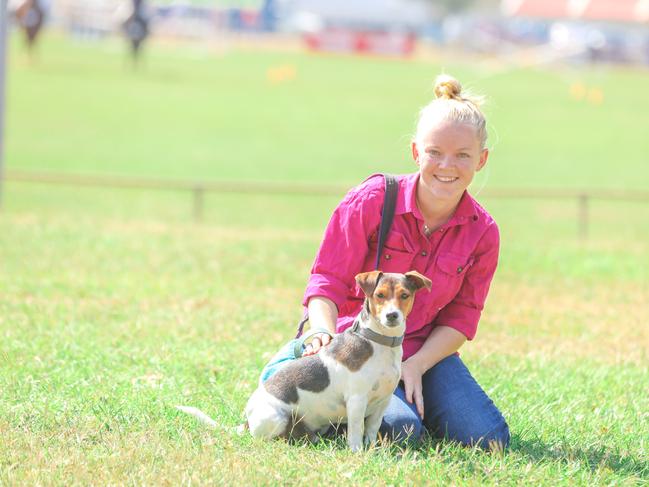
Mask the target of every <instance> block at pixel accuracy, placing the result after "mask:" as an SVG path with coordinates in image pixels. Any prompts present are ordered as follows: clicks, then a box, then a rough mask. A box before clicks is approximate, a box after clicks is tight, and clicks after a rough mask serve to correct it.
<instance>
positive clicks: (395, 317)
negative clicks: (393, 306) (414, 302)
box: [385, 311, 399, 321]
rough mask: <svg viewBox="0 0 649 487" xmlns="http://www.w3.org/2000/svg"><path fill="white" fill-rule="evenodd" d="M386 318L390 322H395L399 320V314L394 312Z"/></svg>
mask: <svg viewBox="0 0 649 487" xmlns="http://www.w3.org/2000/svg"><path fill="white" fill-rule="evenodd" d="M385 317H386V318H387V319H388V321H395V320H396V319H397V318H399V313H398V312H397V311H392V312H391V313H388V314H386V315H385Z"/></svg>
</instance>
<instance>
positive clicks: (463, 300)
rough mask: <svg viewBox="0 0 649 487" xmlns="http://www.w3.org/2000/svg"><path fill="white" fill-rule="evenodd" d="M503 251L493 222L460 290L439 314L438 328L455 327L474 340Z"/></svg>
mask: <svg viewBox="0 0 649 487" xmlns="http://www.w3.org/2000/svg"><path fill="white" fill-rule="evenodd" d="M499 248H500V234H499V232H498V226H497V225H496V223H495V222H493V223H492V224H491V225H490V226H489V227H488V228H487V230H486V232H485V233H484V235H483V236H482V238H481V239H480V241H479V242H478V245H477V246H476V250H475V254H474V261H473V264H472V265H471V267H469V269H468V270H467V271H466V275H465V276H464V280H463V282H462V286H461V287H460V290H459V291H458V293H457V294H456V296H455V298H453V300H452V301H451V302H450V303H448V304H447V305H446V306H444V308H442V309H441V310H440V312H439V313H438V315H437V318H436V319H435V324H436V325H444V326H449V327H451V328H455V329H456V330H458V331H459V332H460V333H462V334H463V335H465V336H466V337H467V339H468V340H473V338H474V337H475V334H476V331H477V329H478V322H479V321H480V315H481V314H482V310H483V308H484V304H485V300H486V299H487V294H488V292H489V286H490V285H491V280H492V278H493V276H494V273H495V272H496V266H497V265H498V252H499Z"/></svg>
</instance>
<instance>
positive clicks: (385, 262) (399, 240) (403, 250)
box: [370, 231, 415, 273]
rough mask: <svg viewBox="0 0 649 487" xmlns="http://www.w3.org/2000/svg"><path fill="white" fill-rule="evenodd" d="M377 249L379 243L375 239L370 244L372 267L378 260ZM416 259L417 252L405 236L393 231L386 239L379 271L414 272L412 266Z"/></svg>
mask: <svg viewBox="0 0 649 487" xmlns="http://www.w3.org/2000/svg"><path fill="white" fill-rule="evenodd" d="M377 247H378V241H377V240H374V239H373V240H372V241H371V242H370V249H371V252H370V255H371V258H372V266H374V261H375V260H376V252H377ZM414 258H415V251H414V249H413V247H412V245H411V244H410V242H408V240H407V239H406V238H405V236H404V235H403V234H401V233H399V232H395V231H392V232H390V233H389V234H388V236H387V238H386V239H385V243H384V245H383V252H382V253H381V261H380V263H379V270H381V271H383V272H402V273H403V272H408V271H410V270H412V269H411V268H410V266H411V265H412V261H413V260H414Z"/></svg>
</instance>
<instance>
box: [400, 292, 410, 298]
mask: <svg viewBox="0 0 649 487" xmlns="http://www.w3.org/2000/svg"><path fill="white" fill-rule="evenodd" d="M409 297H410V294H408V293H403V294H402V295H401V299H408V298H409Z"/></svg>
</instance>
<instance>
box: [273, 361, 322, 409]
mask: <svg viewBox="0 0 649 487" xmlns="http://www.w3.org/2000/svg"><path fill="white" fill-rule="evenodd" d="M329 382H330V381H329V371H327V367H325V364H323V363H322V359H320V357H319V356H318V355H310V356H308V357H303V358H301V359H299V360H294V361H292V362H290V363H289V364H287V365H286V366H284V367H282V368H281V369H279V370H278V371H277V372H275V374H274V375H272V376H271V377H270V379H268V380H267V381H266V382H264V388H265V389H266V391H268V393H269V394H272V395H273V396H275V397H276V398H277V399H279V400H280V401H284V402H285V403H287V404H294V403H297V401H298V395H297V390H298V388H299V389H302V390H305V391H310V392H321V391H324V390H325V389H326V388H327V387H328V386H329Z"/></svg>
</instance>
